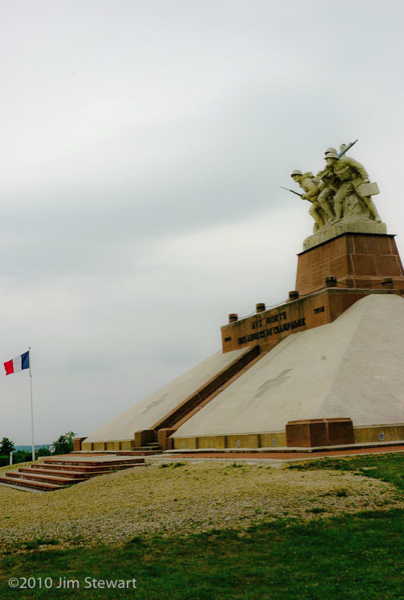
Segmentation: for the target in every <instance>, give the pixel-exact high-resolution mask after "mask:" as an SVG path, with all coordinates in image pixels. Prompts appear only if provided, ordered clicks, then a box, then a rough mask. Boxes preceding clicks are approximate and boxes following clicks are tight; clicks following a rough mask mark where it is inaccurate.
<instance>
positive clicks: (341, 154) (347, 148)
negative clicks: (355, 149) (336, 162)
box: [338, 140, 358, 158]
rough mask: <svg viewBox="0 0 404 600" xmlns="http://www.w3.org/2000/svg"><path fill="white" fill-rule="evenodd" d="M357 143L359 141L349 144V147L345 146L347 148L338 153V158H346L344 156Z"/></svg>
mask: <svg viewBox="0 0 404 600" xmlns="http://www.w3.org/2000/svg"><path fill="white" fill-rule="evenodd" d="M357 141H358V140H355V141H354V142H351V143H350V144H348V146H345V148H344V149H343V150H341V152H338V158H341V156H344V154H345V153H346V152H348V150H350V149H351V148H352V146H354V145H355V144H356V142H357Z"/></svg>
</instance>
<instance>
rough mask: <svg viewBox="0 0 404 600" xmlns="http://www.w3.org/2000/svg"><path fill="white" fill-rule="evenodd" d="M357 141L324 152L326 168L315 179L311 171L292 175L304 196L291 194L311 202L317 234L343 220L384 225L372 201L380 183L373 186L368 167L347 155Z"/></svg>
mask: <svg viewBox="0 0 404 600" xmlns="http://www.w3.org/2000/svg"><path fill="white" fill-rule="evenodd" d="M357 141H358V140H355V142H352V143H351V144H348V146H346V145H345V144H342V145H341V147H340V150H339V152H337V150H336V149H335V148H327V150H326V151H325V153H324V155H325V156H324V158H325V161H326V167H325V169H323V170H322V171H320V172H319V173H317V175H316V176H315V177H314V175H313V173H312V172H310V171H309V172H307V173H302V171H299V170H297V169H296V170H295V171H293V173H292V174H291V177H292V178H293V180H294V181H295V182H296V183H298V184H299V185H300V187H301V188H302V190H303V192H304V194H297V192H295V191H294V190H289V191H291V192H293V193H294V194H297V195H298V196H300V197H301V198H302V199H303V200H308V201H309V202H311V207H310V210H309V213H310V215H311V216H312V217H313V219H314V221H315V225H314V233H316V232H317V231H318V230H319V229H321V228H323V227H324V228H325V227H326V226H328V225H333V224H336V223H338V222H339V221H341V220H343V219H348V221H350V222H352V221H355V222H356V221H358V220H359V221H365V222H369V221H373V222H376V223H381V222H382V221H381V218H380V216H379V213H378V212H377V209H376V206H375V205H374V202H373V200H372V195H374V194H378V193H379V188H378V186H377V183H370V179H369V175H368V173H367V171H366V169H365V167H364V166H363V165H361V163H359V162H358V161H356V160H355V159H353V158H351V157H349V156H346V153H347V151H348V150H349V149H350V148H352V146H353V145H354V144H355V143H356V142H357ZM281 187H282V186H281ZM285 189H287V188H285Z"/></svg>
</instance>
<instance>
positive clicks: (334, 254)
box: [295, 222, 404, 296]
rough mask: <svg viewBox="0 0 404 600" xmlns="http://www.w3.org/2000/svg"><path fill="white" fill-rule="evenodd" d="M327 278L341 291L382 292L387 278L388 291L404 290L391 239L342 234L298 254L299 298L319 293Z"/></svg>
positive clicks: (297, 277)
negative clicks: (390, 289) (392, 288)
mask: <svg viewBox="0 0 404 600" xmlns="http://www.w3.org/2000/svg"><path fill="white" fill-rule="evenodd" d="M373 223H374V222H373ZM377 225H378V224H377V223H374V226H377ZM382 225H383V226H384V224H380V223H379V226H382ZM313 237H314V236H313ZM330 276H333V277H335V278H336V279H337V282H338V285H340V286H341V287H344V288H370V289H372V290H374V289H375V288H377V287H379V288H382V287H383V285H382V284H383V280H384V279H387V278H391V279H392V280H393V282H392V286H391V287H394V288H395V289H402V288H404V270H403V266H402V263H401V259H400V256H399V253H398V249H397V246H396V243H395V241H394V235H389V234H380V233H379V234H374V233H342V234H341V235H339V236H338V237H334V238H333V239H331V240H328V241H327V242H324V243H322V244H319V245H316V246H315V247H313V248H310V249H309V250H305V251H304V252H301V253H300V254H299V259H298V266H297V276H296V287H295V290H297V291H298V292H299V293H300V296H306V295H308V294H313V293H314V292H317V291H319V290H321V289H322V288H324V286H325V281H326V278H327V277H330Z"/></svg>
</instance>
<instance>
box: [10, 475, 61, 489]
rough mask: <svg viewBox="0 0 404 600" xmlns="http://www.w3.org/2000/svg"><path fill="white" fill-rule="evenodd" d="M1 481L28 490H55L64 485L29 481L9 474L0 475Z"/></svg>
mask: <svg viewBox="0 0 404 600" xmlns="http://www.w3.org/2000/svg"><path fill="white" fill-rule="evenodd" d="M0 483H3V484H5V485H10V486H11V487H15V486H18V487H21V488H24V489H26V490H31V489H33V490H37V491H38V490H40V491H43V492H54V491H56V490H60V489H63V487H64V486H61V485H56V484H52V483H45V482H40V481H27V480H24V479H17V478H15V477H7V476H3V477H0Z"/></svg>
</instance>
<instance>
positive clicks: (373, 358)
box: [81, 142, 404, 451]
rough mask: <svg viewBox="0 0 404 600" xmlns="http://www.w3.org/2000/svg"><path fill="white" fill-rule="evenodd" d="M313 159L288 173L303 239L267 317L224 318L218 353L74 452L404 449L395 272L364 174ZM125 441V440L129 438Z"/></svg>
mask: <svg viewBox="0 0 404 600" xmlns="http://www.w3.org/2000/svg"><path fill="white" fill-rule="evenodd" d="M355 143H356V142H354V143H352V144H349V145H348V146H346V145H342V146H341V147H340V149H339V150H338V151H337V150H336V149H335V148H328V149H327V150H326V151H325V153H324V159H325V166H324V167H323V168H322V169H321V170H320V171H318V172H317V174H316V175H314V174H313V173H312V172H305V173H303V172H302V171H300V170H297V169H296V170H295V171H293V173H292V175H291V176H292V179H293V180H294V182H295V183H296V184H298V185H299V186H300V191H296V189H295V190H290V191H291V192H293V193H294V194H296V195H298V196H300V197H301V198H302V199H303V200H304V201H308V202H309V203H310V210H309V212H310V215H311V216H312V217H313V219H314V229H313V234H312V235H310V236H309V237H307V238H306V240H304V242H303V251H302V252H301V253H300V254H299V256H298V267H297V277H296V285H295V289H294V290H292V291H291V292H290V293H289V297H288V298H287V299H286V300H285V301H284V302H283V303H281V304H280V305H279V306H277V307H276V308H272V309H267V308H266V306H265V305H264V304H262V303H258V304H257V305H256V311H255V313H254V314H253V315H250V316H249V317H246V318H242V319H239V317H238V315H237V314H234V313H232V314H230V315H229V323H228V324H226V325H224V326H223V327H222V328H221V334H222V351H221V352H219V353H217V354H216V355H214V357H211V359H207V361H204V362H203V363H201V364H200V365H197V366H196V367H194V368H193V369H191V370H190V371H188V372H187V373H185V374H184V375H183V376H181V377H180V378H178V379H177V380H175V381H174V382H173V383H171V384H168V385H167V386H165V387H164V388H162V389H161V390H159V391H158V392H156V393H155V394H152V395H151V396H150V397H148V398H146V399H145V400H143V401H141V402H139V403H138V404H136V405H135V406H134V407H132V408H130V409H129V410H128V411H127V412H126V413H124V414H123V415H121V416H119V417H117V418H115V419H114V420H113V421H111V422H110V423H108V424H107V425H105V426H103V427H101V428H99V429H98V430H97V431H95V432H94V433H92V434H91V435H90V436H89V437H88V438H87V439H85V440H84V441H83V443H82V445H81V448H82V450H85V451H116V450H124V449H131V450H133V449H134V448H136V447H137V446H139V445H142V446H143V444H144V443H147V442H148V441H150V440H154V441H157V439H158V440H159V442H160V445H162V448H163V449H166V448H172V449H174V450H177V451H181V450H184V449H188V450H206V449H222V450H223V449H226V448H231V449H239V448H255V449H260V448H271V449H273V448H274V447H276V448H280V447H284V448H287V447H292V446H296V447H307V446H318V445H319V444H320V442H321V444H320V445H325V446H327V445H338V444H348V443H355V444H363V443H369V442H372V443H378V442H379V443H385V442H388V441H398V440H400V441H401V440H404V369H402V365H401V362H402V361H401V357H402V356H403V354H404V299H403V296H404V270H403V266H402V263H401V259H400V256H399V252H398V249H397V246H396V243H395V239H394V235H392V234H388V233H387V228H386V225H385V223H383V222H382V219H381V217H380V215H379V213H378V210H377V208H376V205H375V203H374V201H373V196H375V195H376V194H378V193H379V188H378V185H377V183H375V182H372V181H371V179H370V177H369V175H368V173H367V171H366V169H365V168H364V166H363V165H361V164H360V163H359V162H358V161H357V160H356V159H354V158H352V157H351V156H347V152H348V151H349V150H350V149H351V148H352V146H353V145H354V144H355ZM135 434H136V435H135Z"/></svg>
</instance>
